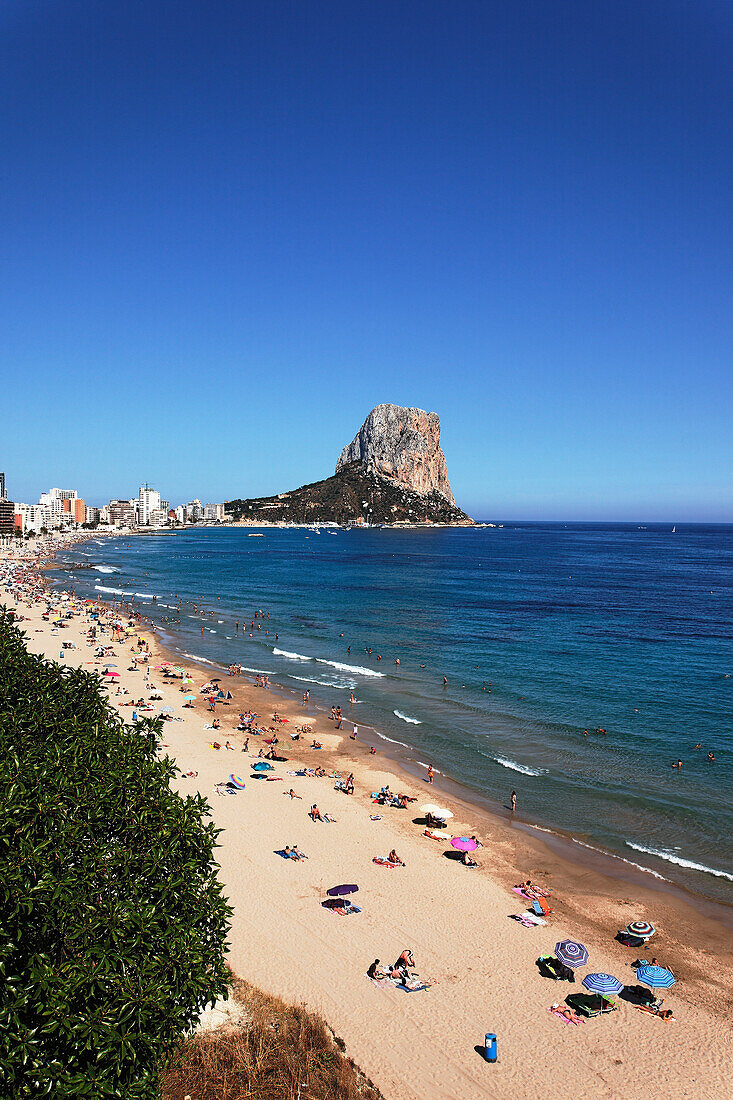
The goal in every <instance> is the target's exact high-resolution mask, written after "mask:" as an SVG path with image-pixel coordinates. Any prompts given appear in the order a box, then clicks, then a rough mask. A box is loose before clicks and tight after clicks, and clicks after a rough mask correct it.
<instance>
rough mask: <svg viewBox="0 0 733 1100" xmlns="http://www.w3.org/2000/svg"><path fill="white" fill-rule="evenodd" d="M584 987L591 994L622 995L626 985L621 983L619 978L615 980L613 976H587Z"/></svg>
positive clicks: (584, 979)
mask: <svg viewBox="0 0 733 1100" xmlns="http://www.w3.org/2000/svg"><path fill="white" fill-rule="evenodd" d="M583 985H584V986H585V988H586V989H589V990H590V991H591V993H606V994H608V993H620V992H621V990H622V989H623V987H624V983H623V982H620V981H619V980H618V978H614V976H613V974H586V976H585V977H584V978H583Z"/></svg>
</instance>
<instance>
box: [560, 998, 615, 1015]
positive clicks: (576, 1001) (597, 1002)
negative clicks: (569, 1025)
mask: <svg viewBox="0 0 733 1100" xmlns="http://www.w3.org/2000/svg"><path fill="white" fill-rule="evenodd" d="M565 1004H566V1005H568V1007H569V1008H572V1009H573V1011H574V1012H577V1013H578V1014H579V1015H580V1016H588V1017H590V1016H600V1015H601V1014H602V1013H605V1012H615V1011H616V1009H617V1005H616V1002H615V1001H612V1000H611V998H610V997H604V996H603V995H602V994H600V993H571V994H570V996H569V997H566V998H565Z"/></svg>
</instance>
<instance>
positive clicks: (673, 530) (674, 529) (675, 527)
mask: <svg viewBox="0 0 733 1100" xmlns="http://www.w3.org/2000/svg"><path fill="white" fill-rule="evenodd" d="M676 530H677V524H676V523H675V525H674V527H673V528H672V534H674V533H675V531H676Z"/></svg>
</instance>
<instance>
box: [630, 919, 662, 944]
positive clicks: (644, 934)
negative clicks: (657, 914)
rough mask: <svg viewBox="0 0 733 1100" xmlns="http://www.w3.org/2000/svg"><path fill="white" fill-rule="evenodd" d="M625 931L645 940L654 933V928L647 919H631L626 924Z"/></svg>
mask: <svg viewBox="0 0 733 1100" xmlns="http://www.w3.org/2000/svg"><path fill="white" fill-rule="evenodd" d="M626 931H627V932H628V933H629V935H630V936H638V937H639V938H640V939H642V940H646V939H648V938H649V937H650V936H653V935H654V933H655V932H656V928H655V927H654V925H653V924H650V923H649V921H647V920H633V921H632V922H631V924H627V925H626Z"/></svg>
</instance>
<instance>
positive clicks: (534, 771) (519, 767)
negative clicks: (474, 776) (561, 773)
mask: <svg viewBox="0 0 733 1100" xmlns="http://www.w3.org/2000/svg"><path fill="white" fill-rule="evenodd" d="M494 760H495V761H496V763H497V764H501V766H502V768H511V770H512V771H513V772H521V773H522V775H547V768H528V767H527V765H526V764H517V762H516V760H508V759H507V758H506V756H495V757H494Z"/></svg>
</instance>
